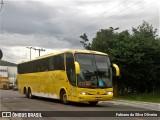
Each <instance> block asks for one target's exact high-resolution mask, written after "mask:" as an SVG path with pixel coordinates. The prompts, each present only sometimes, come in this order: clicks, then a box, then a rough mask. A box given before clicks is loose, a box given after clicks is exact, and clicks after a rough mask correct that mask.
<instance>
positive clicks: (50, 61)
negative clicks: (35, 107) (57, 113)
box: [18, 50, 119, 105]
mask: <svg viewBox="0 0 160 120" xmlns="http://www.w3.org/2000/svg"><path fill="white" fill-rule="evenodd" d="M112 66H113V67H114V68H115V69H116V75H117V76H119V68H118V66H117V65H116V64H112V65H111V63H110V60H109V57H108V55H107V54H105V53H102V52H98V51H89V50H66V51H63V52H55V53H52V54H48V55H44V56H40V57H38V58H36V59H33V60H29V61H26V62H22V63H20V64H18V91H19V93H22V94H25V95H26V97H28V98H33V97H34V96H40V97H47V98H54V99H59V100H61V101H62V103H64V104H67V103H68V102H69V101H73V102H89V103H90V104H91V105H96V104H97V103H98V102H99V101H106V100H109V99H112V97H113V86H112Z"/></svg>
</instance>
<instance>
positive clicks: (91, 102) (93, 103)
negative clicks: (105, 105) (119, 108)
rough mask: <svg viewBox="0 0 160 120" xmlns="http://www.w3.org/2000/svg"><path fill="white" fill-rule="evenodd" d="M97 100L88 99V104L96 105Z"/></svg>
mask: <svg viewBox="0 0 160 120" xmlns="http://www.w3.org/2000/svg"><path fill="white" fill-rule="evenodd" d="M98 102H99V101H90V102H89V104H90V105H96V104H97V103H98Z"/></svg>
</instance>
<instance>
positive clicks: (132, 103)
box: [105, 100, 160, 111]
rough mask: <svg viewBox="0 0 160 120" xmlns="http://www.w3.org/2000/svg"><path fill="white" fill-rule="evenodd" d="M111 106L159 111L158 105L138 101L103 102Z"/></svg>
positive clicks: (159, 105)
mask: <svg viewBox="0 0 160 120" xmlns="http://www.w3.org/2000/svg"><path fill="white" fill-rule="evenodd" d="M105 102H108V103H113V104H116V105H118V104H120V105H126V106H132V107H137V108H144V109H148V110H154V111H160V104H159V103H151V102H140V101H127V100H113V101H105Z"/></svg>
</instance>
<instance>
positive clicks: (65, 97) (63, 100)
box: [60, 90, 68, 104]
mask: <svg viewBox="0 0 160 120" xmlns="http://www.w3.org/2000/svg"><path fill="white" fill-rule="evenodd" d="M60 100H61V102H62V103H63V104H68V100H67V94H66V92H65V91H64V90H62V91H61V92H60Z"/></svg>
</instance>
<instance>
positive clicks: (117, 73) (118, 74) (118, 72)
mask: <svg viewBox="0 0 160 120" xmlns="http://www.w3.org/2000/svg"><path fill="white" fill-rule="evenodd" d="M112 66H113V67H114V68H115V69H116V76H120V70H119V67H118V65H116V64H112Z"/></svg>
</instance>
